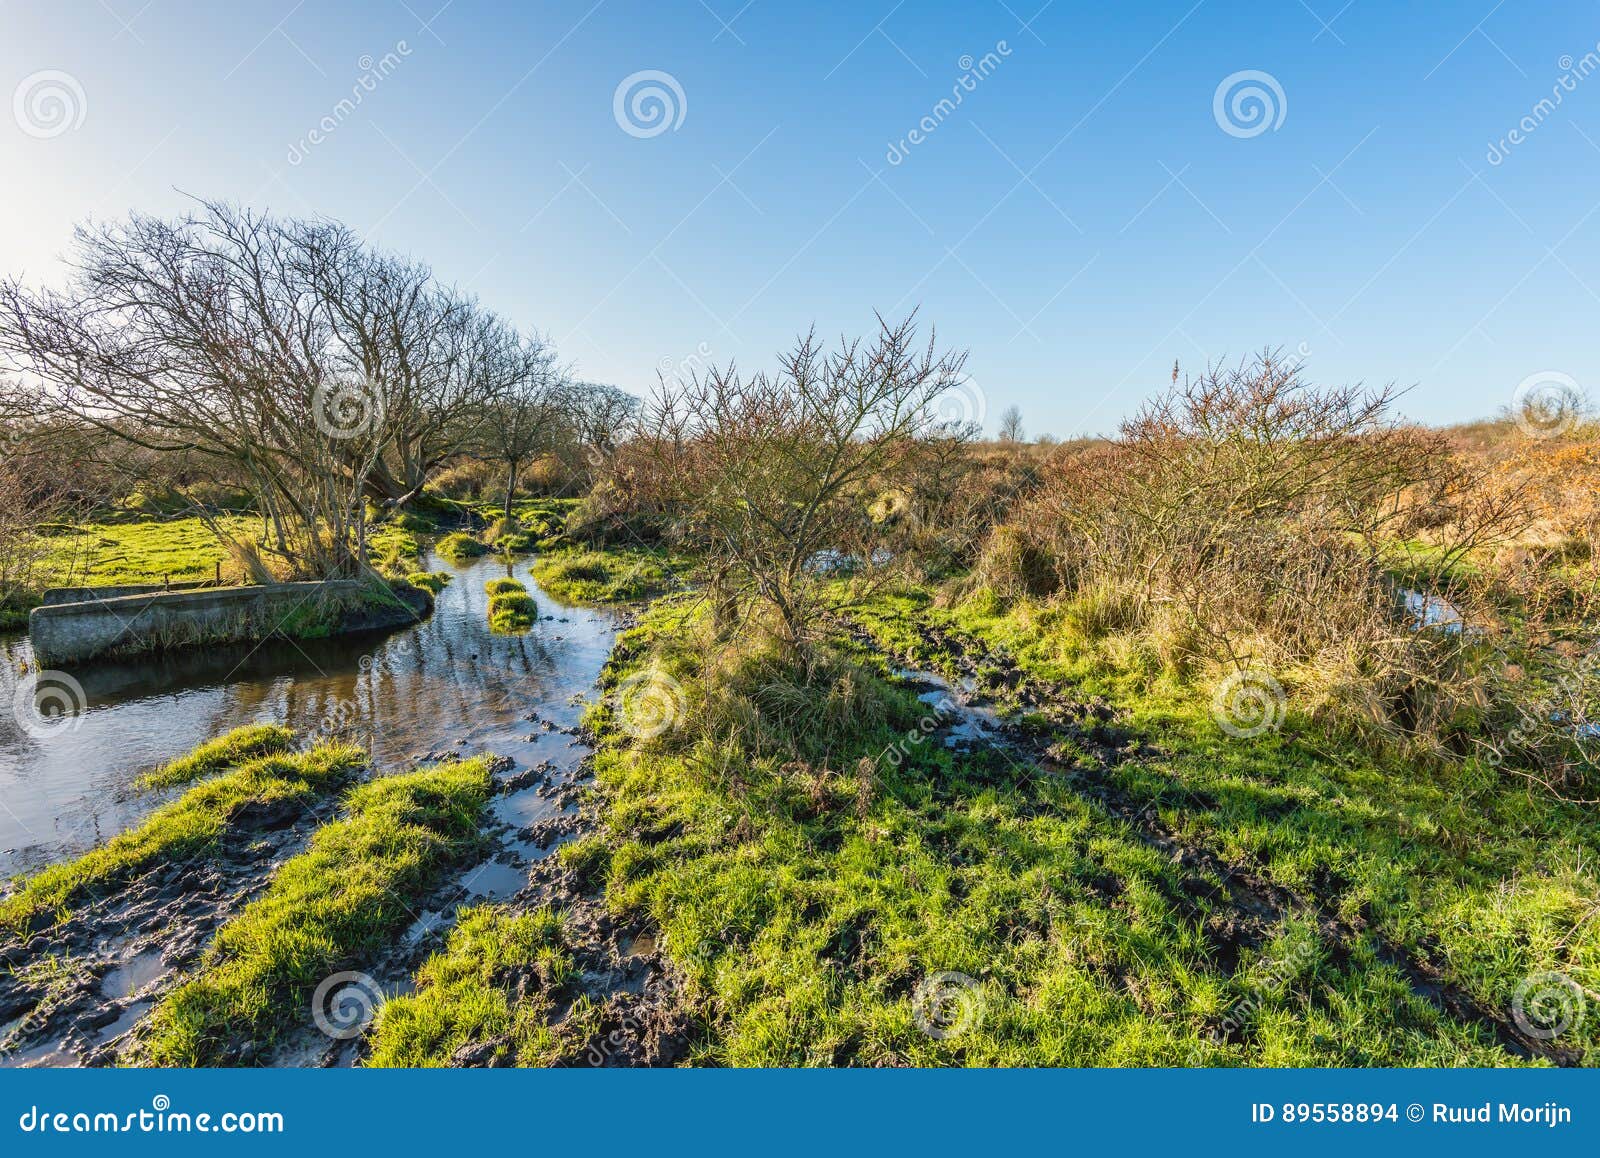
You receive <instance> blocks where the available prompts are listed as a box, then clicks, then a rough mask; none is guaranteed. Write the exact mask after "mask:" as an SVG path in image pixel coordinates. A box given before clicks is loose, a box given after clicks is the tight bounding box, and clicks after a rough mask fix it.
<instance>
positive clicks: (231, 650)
mask: <svg viewBox="0 0 1600 1158" xmlns="http://www.w3.org/2000/svg"><path fill="white" fill-rule="evenodd" d="M428 566H430V567H432V568H436V569H439V570H443V571H448V572H450V573H451V574H452V575H453V576H454V581H453V582H452V583H451V584H450V585H449V586H447V587H445V588H444V590H443V591H442V592H440V594H439V597H438V603H437V607H436V608H435V611H434V614H433V616H432V617H431V618H429V619H428V620H427V621H425V622H424V623H422V624H420V625H418V626H416V627H413V628H407V629H404V630H401V631H398V632H395V633H392V634H387V635H381V636H370V635H369V636H346V637H343V638H340V639H334V640H318V641H302V642H298V643H292V642H272V643H266V644H260V645H255V646H238V647H219V648H210V649H200V650H193V651H187V652H179V653H174V654H172V655H167V656H160V657H155V658H146V659H140V660H135V661H124V662H111V663H101V664H93V665H86V666H83V667H81V668H77V669H73V670H71V671H69V673H68V674H69V675H71V676H72V677H73V679H74V680H76V681H77V682H78V684H79V685H81V688H82V703H81V705H79V706H78V710H76V711H73V712H71V713H70V717H71V718H70V719H67V720H63V721H59V722H58V721H55V720H53V719H52V720H51V722H52V724H54V725H55V726H51V727H49V728H48V729H41V728H34V729H32V731H28V730H24V729H23V728H22V727H21V726H20V725H19V722H18V719H17V718H16V717H15V715H14V713H13V712H12V711H11V710H9V709H10V708H11V707H12V698H13V695H14V694H15V692H16V689H17V687H18V681H17V673H18V671H19V670H20V669H21V667H22V665H23V664H24V663H31V659H32V656H31V653H30V651H29V649H28V645H27V642H26V640H25V639H11V640H7V641H0V661H3V669H0V670H3V671H4V673H5V678H6V679H8V680H9V681H10V682H9V683H8V684H7V685H6V686H5V687H4V688H0V691H3V692H4V693H5V698H4V701H3V702H0V709H5V710H0V875H7V874H11V873H15V872H21V871H32V870H34V869H37V868H39V867H41V866H43V865H45V864H49V863H51V862H53V861H57V860H62V859H65V858H68V857H70V856H74V855H77V854H78V853H81V852H83V851H85V850H86V849H88V848H90V847H92V846H93V845H95V844H96V843H99V842H100V841H103V840H106V839H108V838H110V837H111V836H114V835H115V834H116V833H118V832H121V831H123V830H124V829H126V828H128V827H130V826H131V825H134V824H136V823H138V821H139V820H141V819H142V818H143V817H144V816H146V815H148V813H149V812H150V811H151V810H152V809H153V808H155V807H156V806H158V805H159V804H160V803H162V802H163V801H164V800H166V799H169V798H170V795H171V794H167V795H161V794H152V793H140V792H136V791H134V790H133V789H132V782H133V781H134V780H135V779H136V778H137V777H139V776H140V775H141V774H143V773H145V772H147V771H149V770H150V769H152V768H155V767H157V766H159V765H160V764H162V763H164V762H165V761H167V760H170V759H172V758H173V757H175V756H179V755H182V754H183V753H184V752H187V751H188V750H190V749H191V748H193V747H194V746H195V745H196V744H199V743H201V742H203V741H205V740H207V739H210V738H211V737H213V736H216V735H218V734H220V733H222V732H226V731H228V730H229V729H230V728H235V727H238V726H239V725H241V724H249V723H258V722H268V721H273V722H280V723H287V724H288V725H290V726H291V727H293V728H295V729H297V730H298V731H299V732H301V734H303V735H312V734H326V735H330V736H338V737H341V738H350V739H354V740H356V741H358V742H360V743H362V744H364V745H366V747H367V748H368V750H369V751H370V752H371V753H372V756H373V760H374V763H375V765H376V767H377V768H378V769H379V770H380V771H384V772H392V771H396V770H399V769H401V768H404V767H407V766H409V765H410V764H411V763H413V762H414V761H416V760H417V759H419V758H421V757H423V756H425V755H428V754H430V753H431V754H436V755H437V754H455V753H459V754H462V755H466V754H470V753H473V752H477V751H482V750H485V749H492V750H493V751H495V752H498V753H501V754H503V755H507V756H510V757H512V758H513V759H514V760H516V761H517V763H518V764H519V765H523V766H527V765H529V764H538V763H540V762H542V761H544V760H546V759H552V760H558V761H560V762H563V763H565V762H566V761H564V760H561V757H562V756H563V755H569V754H570V753H569V751H568V750H569V749H571V748H573V747H574V741H573V739H572V737H571V736H570V735H569V734H564V733H563V732H561V731H559V730H555V728H551V727H550V726H549V725H555V726H556V728H568V727H571V726H572V725H574V724H576V723H577V721H578V717H579V716H580V714H581V711H582V708H581V704H580V703H579V702H575V701H577V700H581V698H582V697H584V696H586V695H587V694H588V693H589V692H590V691H591V689H592V687H593V685H594V683H595V680H596V678H597V677H598V675H599V672H600V668H601V666H602V665H603V664H604V662H605V659H606V656H607V654H609V652H610V650H611V643H612V639H613V637H614V635H615V632H616V627H615V620H614V617H613V616H612V615H611V614H609V613H607V612H604V611H594V610H589V609H584V608H573V607H565V606H562V605H560V604H557V603H556V602H554V601H553V600H552V599H551V598H550V597H549V596H548V595H547V594H546V593H545V592H544V591H543V590H542V589H541V588H540V587H539V586H538V584H537V583H535V582H534V580H533V578H532V576H531V575H529V574H528V573H527V564H526V561H519V562H517V563H516V564H514V565H509V566H508V565H507V564H506V563H505V562H503V561H501V560H499V559H494V558H489V559H481V560H477V561H475V562H473V563H469V564H464V565H461V566H456V565H453V564H451V563H449V562H448V561H445V560H441V559H433V560H431V561H430V562H429V564H428ZM504 575H514V576H515V577H516V578H518V579H521V580H522V581H523V582H524V583H526V584H527V585H528V589H529V591H530V592H532V593H533V594H534V596H535V598H537V599H538V601H539V606H540V612H541V618H540V620H539V622H538V623H537V624H536V625H535V626H534V627H533V629H532V630H531V631H530V632H528V633H527V634H526V635H521V636H507V635H495V634H493V633H491V632H490V630H489V625H488V602H489V600H488V596H487V595H485V594H484V591H483V584H484V582H485V580H488V579H492V578H496V577H498V576H504ZM24 694H26V692H24ZM37 694H39V695H41V696H42V695H43V694H44V692H43V691H40V692H38V693H37ZM40 710H44V711H53V710H54V706H53V705H51V706H49V707H48V708H46V707H44V706H43V705H42V704H41V709H40ZM546 721H548V724H547V723H546ZM35 732H36V733H39V734H33V733H35Z"/></svg>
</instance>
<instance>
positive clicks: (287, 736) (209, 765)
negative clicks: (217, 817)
mask: <svg viewBox="0 0 1600 1158" xmlns="http://www.w3.org/2000/svg"><path fill="white" fill-rule="evenodd" d="M293 742H294V733H293V732H291V731H290V730H289V729H288V728H285V727H283V726H282V725H281V724H246V725H245V726H244V727H242V728H235V729H234V730H233V731H231V732H229V733H227V734H226V735H223V736H218V737H217V738H216V739H215V740H208V741H206V742H205V743H204V744H201V745H200V746H199V747H198V748H196V749H195V750H194V751H193V752H190V753H189V754H188V755H187V756H180V757H178V759H176V760H173V761H172V762H170V763H168V764H164V765H162V766H161V767H160V768H157V769H156V770H155V771H154V772H151V773H149V774H148V775H145V776H141V777H140V778H139V780H138V781H137V782H136V784H135V785H134V786H135V787H136V788H144V789H157V788H174V787H176V786H177V785H179V784H188V783H190V782H192V781H195V780H200V779H203V778H204V777H207V776H214V775H216V774H217V773H218V772H225V771H227V770H228V769H230V768H237V767H238V766H239V765H240V764H243V763H244V762H245V761H246V760H250V759H253V758H254V757H257V756H270V755H276V754H278V753H280V752H285V751H287V750H288V748H289V745H290V744H292V743H293Z"/></svg>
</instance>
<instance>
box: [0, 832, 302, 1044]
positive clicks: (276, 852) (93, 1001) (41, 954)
mask: <svg viewBox="0 0 1600 1158" xmlns="http://www.w3.org/2000/svg"><path fill="white" fill-rule="evenodd" d="M332 807H333V804H332V803H331V802H324V804H322V805H321V806H319V807H318V808H317V809H315V810H312V811H304V810H297V812H296V814H295V815H293V816H289V817H285V816H283V815H280V814H276V813H274V814H272V815H267V814H264V813H263V814H258V815H256V816H254V817H249V816H245V817H239V818H236V820H235V822H234V823H233V825H231V826H230V828H229V830H228V833H227V835H226V836H225V837H224V839H223V841H222V844H221V846H220V848H219V849H218V850H217V852H216V853H215V854H213V855H207V856H204V857H201V858H197V859H194V860H191V861H188V862H185V863H182V864H164V865H159V866H157V867H155V868H152V869H150V870H149V871H148V872H145V873H143V874H141V875H139V876H137V877H135V878H134V879H133V880H131V881H129V882H128V883H127V884H126V885H124V886H122V887H121V888H119V889H117V890H116V891H115V892H114V893H113V894H111V895H110V896H107V897H104V898H101V899H99V900H96V901H92V902H89V903H85V904H82V905H80V906H78V907H77V908H76V909H74V910H73V912H72V914H71V916H69V917H68V919H67V920H65V921H63V922H61V923H59V924H55V925H51V926H50V927H48V928H45V929H42V930H40V931H37V932H35V933H33V934H32V935H31V936H29V937H27V938H26V939H24V938H21V937H17V936H9V937H7V938H6V939H4V940H0V1065H6V1066H27V1065H55V1066H60V1065H86V1066H93V1065H106V1064H112V1063H114V1062H115V1061H116V1060H117V1058H118V1057H119V1056H120V1054H121V1052H122V1050H123V1048H124V1047H125V1046H126V1045H127V1044H128V1041H127V1036H128V1033H129V1031H131V1030H132V1029H133V1028H134V1026H135V1025H136V1024H138V1022H139V1021H140V1019H141V1018H142V1017H143V1016H144V1015H145V1014H146V1013H148V1012H149V1011H150V1009H151V1008H153V1007H154V1005H155V1003H156V1002H157V1001H158V1000H159V999H160V998H161V997H163V996H165V995H166V994H167V993H168V992H170V991H171V990H172V989H173V988H175V987H176V986H177V985H178V984H179V983H181V981H182V980H183V979H184V977H185V976H186V974H187V973H188V971H189V970H191V969H192V968H193V967H194V966H195V964H196V963H197V962H198V961H199V959H200V956H201V954H202V953H203V952H204V951H205V948H206V946H207V945H208V944H209V943H210V941H211V937H212V936H213V934H215V932H216V930H217V929H218V927H220V926H221V925H222V924H223V922H225V921H227V920H228V919H229V918H231V917H232V916H234V915H235V914H236V913H238V911H239V910H240V909H242V908H243V907H244V906H245V905H247V904H249V903H250V901H252V900H254V899H255V898H256V897H257V896H258V895H259V894H260V893H261V892H262V890H263V889H265V888H266V885H267V883H268V881H269V880H270V879H271V878H272V875H273V873H274V872H275V871H276V870H277V868H278V866H279V865H281V864H282V863H283V862H284V861H285V860H287V859H288V858H289V857H291V856H293V855H295V854H296V853H297V852H299V851H300V849H301V848H302V847H303V845H304V844H305V841H306V839H307V838H308V837H309V836H310V834H311V832H312V831H313V830H314V829H315V828H316V827H317V826H318V825H319V824H320V823H322V822H323V821H324V820H325V819H326V816H327V814H328V813H329V811H330V810H331V809H332Z"/></svg>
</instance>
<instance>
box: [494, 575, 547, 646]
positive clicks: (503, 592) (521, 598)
mask: <svg viewBox="0 0 1600 1158" xmlns="http://www.w3.org/2000/svg"><path fill="white" fill-rule="evenodd" d="M508 585H509V586H508ZM484 586H485V587H486V588H492V590H490V592H489V627H490V628H491V629H492V630H494V631H498V632H507V633H515V632H521V631H527V630H528V629H529V628H531V627H532V626H533V625H534V623H535V622H536V621H537V620H538V618H539V604H538V601H537V600H535V599H534V597H533V596H532V595H529V594H528V589H527V588H526V587H524V586H523V585H522V584H521V583H518V582H517V581H516V580H515V579H492V580H490V581H489V582H488V583H486V584H485V585H484Z"/></svg>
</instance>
